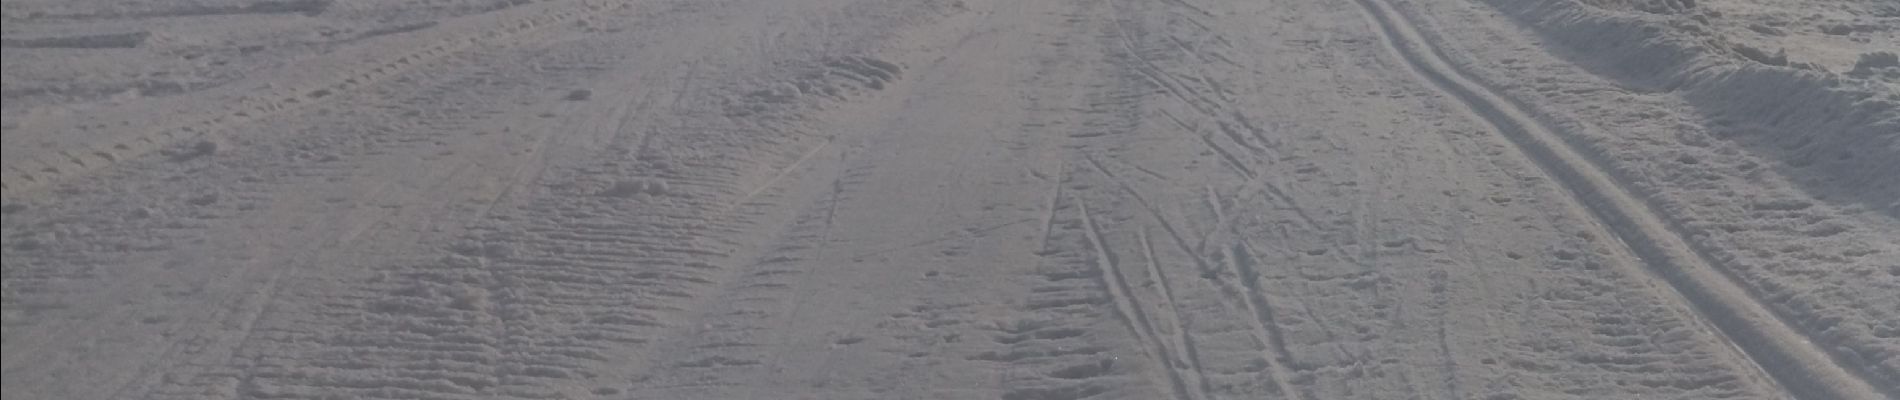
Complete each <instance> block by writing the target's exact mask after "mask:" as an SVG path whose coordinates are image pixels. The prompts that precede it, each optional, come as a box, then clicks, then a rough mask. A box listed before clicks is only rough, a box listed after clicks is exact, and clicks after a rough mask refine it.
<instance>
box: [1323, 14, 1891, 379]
mask: <svg viewBox="0 0 1900 400" xmlns="http://www.w3.org/2000/svg"><path fill="white" fill-rule="evenodd" d="M1355 3H1356V4H1357V5H1358V6H1359V7H1360V8H1361V9H1362V10H1363V11H1364V12H1365V14H1366V15H1367V18H1368V19H1369V20H1370V22H1372V24H1373V25H1374V27H1375V29H1374V30H1375V31H1376V33H1377V34H1378V35H1379V37H1380V38H1381V42H1382V43H1384V44H1385V45H1386V46H1387V47H1388V49H1389V50H1391V51H1392V52H1393V54H1394V55H1396V56H1397V57H1398V59H1400V60H1402V61H1403V62H1404V63H1405V64H1406V65H1407V66H1409V67H1410V68H1411V69H1412V70H1413V71H1415V72H1416V73H1417V74H1418V75H1420V77H1421V78H1423V79H1424V80H1425V81H1427V82H1428V83H1430V84H1431V85H1432V86H1433V87H1435V88H1437V89H1439V90H1440V91H1443V92H1445V94H1446V95H1447V96H1448V97H1452V98H1454V99H1457V100H1458V101H1459V102H1461V103H1463V105H1464V106H1465V107H1466V108H1467V109H1468V111H1470V112H1471V113H1472V114H1474V115H1475V116H1477V117H1479V119H1480V120H1482V121H1483V122H1485V123H1486V124H1489V125H1491V126H1492V127H1493V128H1494V129H1496V130H1497V131H1498V132H1499V133H1500V134H1501V135H1502V136H1504V137H1505V139H1507V140H1508V141H1509V142H1510V143H1511V144H1512V145H1513V146H1514V147H1515V148H1516V149H1517V150H1519V151H1520V152H1521V153H1523V154H1524V156H1525V157H1526V158H1528V159H1530V160H1531V161H1532V162H1533V163H1534V164H1535V165H1537V166H1538V167H1539V168H1540V169H1542V170H1543V172H1544V173H1545V174H1546V175H1549V176H1551V177H1552V178H1554V180H1555V181H1557V182H1558V183H1559V184H1561V186H1562V188H1563V189H1564V190H1565V191H1567V192H1569V195H1571V196H1572V197H1574V198H1575V199H1576V201H1577V203H1576V207H1580V208H1582V209H1583V210H1582V211H1586V212H1587V214H1589V215H1592V216H1594V217H1595V218H1596V219H1597V220H1599V222H1601V223H1602V224H1603V227H1604V228H1605V230H1608V231H1609V232H1610V233H1612V234H1614V235H1616V236H1617V238H1618V239H1619V240H1620V241H1621V242H1622V243H1623V244H1624V245H1625V246H1626V247H1627V248H1628V249H1629V250H1631V252H1632V253H1634V254H1636V255H1637V257H1638V258H1640V259H1641V260H1642V261H1643V263H1645V264H1646V267H1648V271H1649V272H1650V273H1652V274H1655V275H1659V276H1660V277H1661V278H1663V280H1664V281H1666V282H1669V283H1670V285H1671V286H1672V288H1673V289H1674V291H1675V292H1676V294H1677V295H1678V296H1680V297H1681V298H1683V299H1684V300H1685V301H1686V302H1687V303H1688V304H1689V305H1690V306H1691V308H1693V309H1694V310H1695V311H1697V312H1698V314H1700V315H1701V316H1702V317H1704V318H1705V319H1707V320H1708V321H1709V322H1710V323H1711V324H1712V325H1713V326H1715V327H1716V328H1717V329H1719V330H1720V331H1721V334H1722V335H1723V336H1724V337H1725V338H1726V339H1728V340H1730V341H1731V342H1732V343H1733V344H1735V345H1736V347H1737V348H1738V349H1740V350H1741V351H1742V352H1743V353H1744V354H1745V355H1746V356H1747V357H1748V358H1750V359H1751V360H1752V361H1753V362H1755V363H1756V364H1757V365H1758V366H1759V367H1760V368H1761V370H1763V371H1765V372H1766V373H1767V374H1769V375H1770V376H1771V377H1772V378H1774V379H1775V380H1776V381H1777V382H1779V383H1780V384H1781V385H1782V386H1783V387H1784V388H1786V389H1787V390H1789V391H1790V392H1792V393H1793V394H1794V395H1796V396H1798V397H1802V398H1816V399H1874V398H1880V397H1881V396H1882V394H1881V393H1884V394H1885V396H1886V397H1888V398H1892V397H1894V396H1895V393H1894V390H1895V389H1894V388H1878V386H1876V385H1875V384H1874V383H1873V382H1870V379H1869V378H1867V374H1866V373H1865V372H1864V371H1858V370H1856V371H1851V372H1850V370H1849V368H1850V367H1854V366H1852V365H1851V364H1850V365H1843V364H1844V363H1841V362H1839V361H1838V360H1836V359H1834V358H1833V357H1832V356H1831V355H1830V354H1828V353H1827V352H1826V351H1824V350H1823V349H1820V348H1818V346H1815V345H1814V344H1813V343H1812V342H1810V341H1808V340H1807V339H1806V338H1805V337H1804V336H1803V335H1802V334H1801V333H1798V331H1797V330H1796V329H1795V328H1794V327H1792V326H1790V325H1789V324H1787V323H1786V322H1784V321H1782V320H1781V319H1779V318H1778V317H1777V316H1776V315H1774V314H1772V313H1771V312H1770V311H1769V310H1768V309H1767V308H1766V307H1765V306H1763V305H1762V303H1760V302H1759V301H1757V300H1755V299H1753V298H1751V297H1749V295H1748V294H1747V292H1746V291H1745V289H1743V288H1742V287H1741V286H1740V285H1738V284H1736V283H1735V282H1734V281H1732V280H1731V279H1730V278H1729V277H1727V276H1725V275H1722V274H1721V272H1719V271H1718V270H1716V269H1715V268H1714V267H1713V266H1712V264H1714V262H1712V261H1711V260H1709V259H1708V258H1707V257H1706V256H1705V255H1703V254H1701V253H1699V252H1696V251H1695V250H1694V249H1693V248H1692V247H1690V246H1689V245H1688V244H1687V243H1686V241H1685V240H1684V238H1682V237H1681V236H1680V235H1678V234H1676V233H1675V232H1673V231H1671V229H1670V228H1669V226H1668V224H1667V223H1666V222H1664V220H1663V219H1661V218H1660V217H1657V216H1656V214H1655V211H1653V210H1651V209H1649V208H1648V207H1647V206H1646V205H1645V204H1644V203H1643V202H1642V201H1641V200H1639V198H1638V197H1636V196H1634V195H1632V194H1631V193H1629V192H1628V191H1627V190H1625V189H1624V188H1623V187H1622V186H1621V185H1619V184H1618V182H1617V181H1616V180H1615V178H1614V177H1613V176H1611V175H1610V174H1609V173H1607V172H1605V171H1604V170H1603V169H1602V168H1601V167H1599V166H1597V165H1595V164H1594V163H1593V162H1591V161H1590V160H1589V159H1588V158H1586V157H1584V156H1583V155H1582V154H1580V153H1579V152H1578V151H1577V150H1575V149H1572V148H1570V147H1569V146H1568V145H1567V144H1566V143H1565V142H1564V141H1563V139H1562V138H1561V137H1560V136H1558V134H1556V133H1554V132H1553V131H1552V130H1551V129H1549V128H1548V127H1545V126H1543V124H1542V123H1541V122H1539V121H1538V120H1537V119H1536V118H1534V117H1532V116H1530V114H1529V113H1527V112H1525V111H1524V110H1521V109H1519V108H1518V107H1517V106H1516V105H1515V104H1513V103H1511V102H1509V101H1508V100H1505V98H1504V97H1503V96H1501V95H1499V94H1497V93H1495V92H1492V91H1491V90H1490V89H1488V88H1486V87H1484V86H1482V85H1479V84H1477V83H1475V82H1474V81H1473V80H1471V79H1470V78H1468V77H1466V76H1464V73H1463V72H1462V71H1459V70H1458V69H1457V68H1455V67H1452V66H1451V65H1452V64H1451V63H1450V62H1448V61H1446V60H1445V58H1444V57H1443V56H1442V55H1441V54H1439V51H1438V50H1436V49H1434V48H1432V47H1431V46H1432V45H1431V44H1430V43H1427V42H1425V41H1424V40H1422V39H1420V35H1419V34H1418V33H1417V28H1415V27H1413V26H1412V24H1411V23H1410V21H1408V20H1406V19H1405V17H1404V16H1403V15H1400V14H1398V13H1396V12H1393V11H1392V10H1391V9H1390V8H1389V7H1388V6H1387V5H1386V4H1384V2H1381V1H1377V0H1355ZM1877 390H1878V391H1879V392H1876V391H1877Z"/></svg>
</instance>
